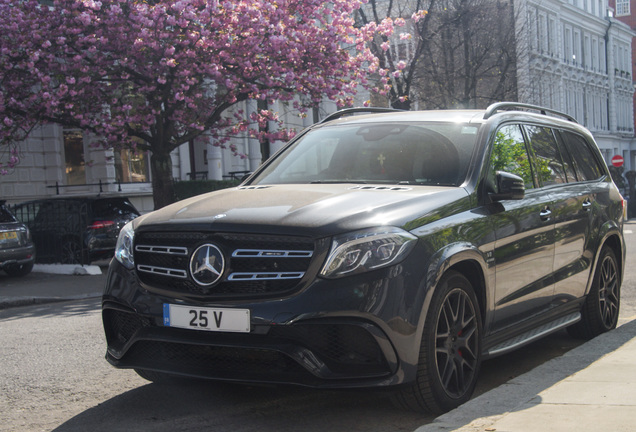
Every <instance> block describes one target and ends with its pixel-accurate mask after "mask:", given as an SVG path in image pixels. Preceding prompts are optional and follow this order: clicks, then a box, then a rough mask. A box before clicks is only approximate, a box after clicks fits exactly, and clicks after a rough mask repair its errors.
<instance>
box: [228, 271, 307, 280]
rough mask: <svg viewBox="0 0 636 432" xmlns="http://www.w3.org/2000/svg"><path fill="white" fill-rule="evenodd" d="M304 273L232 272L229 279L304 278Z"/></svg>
mask: <svg viewBox="0 0 636 432" xmlns="http://www.w3.org/2000/svg"><path fill="white" fill-rule="evenodd" d="M304 275H305V273H304V272H280V273H276V272H267V273H232V274H230V275H229V276H228V278H227V280H228V281H231V282H239V281H248V280H277V279H302V277H303V276H304Z"/></svg>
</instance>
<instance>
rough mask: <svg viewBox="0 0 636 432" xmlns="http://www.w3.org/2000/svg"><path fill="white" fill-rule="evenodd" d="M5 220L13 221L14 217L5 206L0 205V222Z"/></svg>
mask: <svg viewBox="0 0 636 432" xmlns="http://www.w3.org/2000/svg"><path fill="white" fill-rule="evenodd" d="M6 222H15V218H14V217H13V215H12V214H11V213H10V212H9V210H7V209H6V207H5V206H0V223H6Z"/></svg>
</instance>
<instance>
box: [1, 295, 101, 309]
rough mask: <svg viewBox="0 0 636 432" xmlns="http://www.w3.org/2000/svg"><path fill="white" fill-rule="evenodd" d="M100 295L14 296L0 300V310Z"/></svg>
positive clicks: (84, 298)
mask: <svg viewBox="0 0 636 432" xmlns="http://www.w3.org/2000/svg"><path fill="white" fill-rule="evenodd" d="M101 296H102V293H101V292H99V293H91V294H80V295H75V296H68V297H14V298H11V299H7V300H0V310H4V309H10V308H14V307H20V306H32V305H39V304H48V303H59V302H64V301H73V300H86V299H92V298H99V297H101Z"/></svg>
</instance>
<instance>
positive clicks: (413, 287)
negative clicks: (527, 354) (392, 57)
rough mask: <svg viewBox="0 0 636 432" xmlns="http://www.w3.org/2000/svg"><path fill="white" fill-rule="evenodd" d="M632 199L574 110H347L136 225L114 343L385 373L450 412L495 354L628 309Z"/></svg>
mask: <svg viewBox="0 0 636 432" xmlns="http://www.w3.org/2000/svg"><path fill="white" fill-rule="evenodd" d="M360 111H364V112H365V113H362V112H360ZM624 214H625V202H624V200H623V198H622V197H621V195H620V193H619V192H618V190H617V188H616V186H615V185H614V183H613V182H612V179H611V177H610V175H609V172H608V169H607V166H606V165H605V163H604V162H603V159H602V157H601V154H600V153H599V150H598V148H597V146H596V144H595V142H594V139H593V138H592V135H591V134H590V133H589V132H588V131H587V130H586V129H585V128H583V127H581V126H580V125H578V124H577V123H576V121H575V120H574V119H573V118H571V117H569V116H567V115H565V114H562V113H559V112H556V111H552V110H548V109H546V108H541V107H536V106H532V105H523V104H518V103H498V104H494V105H492V106H490V107H489V108H488V109H486V110H482V111H429V112H404V111H398V112H394V111H391V110H386V109H363V110H361V109H350V110H344V111H339V112H337V113H335V114H333V115H331V116H329V117H328V118H326V119H325V120H323V121H322V122H321V123H319V124H316V125H314V126H312V127H310V128H308V129H307V130H305V131H303V132H302V133H301V134H299V136H298V137H296V138H295V139H293V140H292V141H291V142H289V143H288V144H287V145H286V146H285V147H284V148H282V149H281V150H280V151H279V152H278V153H277V154H276V155H274V156H273V157H272V158H270V159H269V160H268V161H267V162H266V163H265V164H263V165H262V166H261V167H260V168H259V169H258V170H257V171H256V172H254V173H253V174H252V175H251V176H250V177H249V178H248V179H246V180H245V181H244V182H243V183H242V184H241V185H240V186H238V187H236V188H233V189H228V190H223V191H217V192H213V193H210V194H204V195H200V196H196V197H194V198H190V199H188V200H185V201H181V202H178V203H176V204H174V205H171V206H168V207H166V208H163V209H161V210H158V211H155V212H152V213H149V214H146V215H143V216H141V217H139V218H137V219H135V220H134V221H132V222H130V223H129V224H128V225H126V226H125V227H124V228H123V230H122V231H121V233H120V236H119V239H118V244H117V248H116V252H115V259H114V260H113V261H112V263H111V265H110V269H109V272H108V280H107V285H106V289H105V292H104V296H103V304H102V308H103V322H104V328H105V333H106V338H107V343H108V348H107V354H106V358H107V360H108V361H109V362H110V363H111V364H112V365H114V366H116V367H120V368H133V369H135V370H136V371H137V372H138V373H139V375H141V376H142V377H144V378H147V379H149V380H152V381H157V380H163V379H167V378H171V377H174V376H189V377H200V378H208V379H215V380H227V381H237V382H252V383H281V384H297V385H304V386H313V387H317V388H368V387H373V388H386V389H389V390H392V392H391V393H392V395H393V399H394V401H395V402H396V403H397V404H398V405H400V406H403V407H408V408H413V409H417V410H425V411H430V412H434V413H439V412H443V411H446V410H450V409H452V408H454V407H456V406H458V405H460V404H462V403H463V402H465V401H467V400H468V399H469V398H470V396H471V393H472V392H473V389H474V387H475V382H476V380H477V375H478V372H479V369H480V364H481V362H482V360H484V359H486V358H490V357H493V356H496V355H499V354H502V353H506V352H508V351H511V350H513V349H516V348H518V347H520V346H522V345H524V344H527V343H529V342H532V341H534V340H536V339H537V338H540V337H542V336H545V335H547V334H549V333H552V332H555V331H557V330H560V329H563V328H567V329H568V331H569V332H570V333H571V334H572V335H573V336H576V337H582V338H591V337H594V336H595V335H598V334H600V333H603V332H606V331H608V330H611V329H613V328H614V327H615V326H616V323H617V319H618V314H619V304H620V286H621V279H622V275H623V267H624V260H625V247H624V243H623V235H622V230H623V221H624V217H625V216H624Z"/></svg>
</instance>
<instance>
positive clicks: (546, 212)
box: [539, 208, 552, 222]
mask: <svg viewBox="0 0 636 432" xmlns="http://www.w3.org/2000/svg"><path fill="white" fill-rule="evenodd" d="M539 217H540V218H541V220H542V221H544V222H548V221H549V220H550V219H551V218H552V210H550V209H549V208H545V209H543V210H541V213H539Z"/></svg>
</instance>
